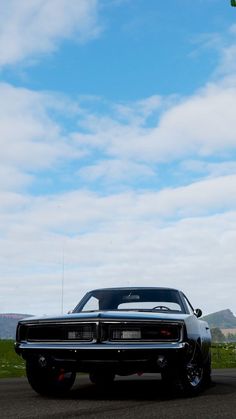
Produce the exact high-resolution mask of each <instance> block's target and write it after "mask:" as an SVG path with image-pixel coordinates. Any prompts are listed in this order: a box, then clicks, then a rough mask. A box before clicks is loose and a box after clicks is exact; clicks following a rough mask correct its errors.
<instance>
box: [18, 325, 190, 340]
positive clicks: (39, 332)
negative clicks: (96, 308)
mask: <svg viewBox="0 0 236 419" xmlns="http://www.w3.org/2000/svg"><path fill="white" fill-rule="evenodd" d="M181 330H182V325H181V324H180V323H170V322H168V323H167V322H166V323H162V322H152V323H148V322H147V323H145V322H93V323H92V322H91V323H72V324H69V323H66V324H65V323H63V324H62V323H57V324H48V323H45V324H21V325H20V326H19V328H18V340H19V341H29V342H35V341H37V342H39V341H42V342H60V341H64V342H65V341H66V342H73V341H74V342H75V341H79V342H104V343H105V342H134V341H135V342H137V341H139V342H163V341H164V342H167V341H171V342H177V341H179V340H180V339H181Z"/></svg>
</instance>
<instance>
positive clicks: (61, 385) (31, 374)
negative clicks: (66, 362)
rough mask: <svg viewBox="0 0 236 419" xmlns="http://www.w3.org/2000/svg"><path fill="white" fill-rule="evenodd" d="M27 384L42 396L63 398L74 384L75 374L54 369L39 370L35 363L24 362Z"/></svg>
mask: <svg viewBox="0 0 236 419" xmlns="http://www.w3.org/2000/svg"><path fill="white" fill-rule="evenodd" d="M26 375H27V378H28V382H29V384H30V385H31V387H32V388H33V390H34V391H36V393H39V394H41V395H42V396H63V395H64V394H66V393H67V392H68V391H69V390H70V389H71V387H72V386H73V384H74V381H75V377H76V373H75V372H71V371H69V372H68V371H64V370H63V369H59V368H54V367H44V368H41V367H39V366H38V365H37V363H36V361H31V360H28V361H26Z"/></svg>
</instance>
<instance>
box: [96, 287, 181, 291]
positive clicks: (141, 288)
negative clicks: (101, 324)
mask: <svg viewBox="0 0 236 419" xmlns="http://www.w3.org/2000/svg"><path fill="white" fill-rule="evenodd" d="M126 290H166V291H177V292H181V291H180V290H178V289H176V288H168V287H133V286H132V287H109V288H95V289H93V290H91V291H90V292H95V291H126Z"/></svg>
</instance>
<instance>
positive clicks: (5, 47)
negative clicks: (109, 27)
mask: <svg viewBox="0 0 236 419" xmlns="http://www.w3.org/2000/svg"><path fill="white" fill-rule="evenodd" d="M97 3H98V2H97V0H79V1H78V0H69V1H68V0H33V1H31V0H21V1H18V0H7V1H6V2H1V13H0V66H5V65H9V64H15V63H17V62H20V61H22V60H25V59H27V58H28V57H34V56H35V55H36V54H42V53H48V52H52V51H54V50H55V49H57V46H58V43H59V41H61V40H63V39H71V38H74V39H77V40H78V41H80V42H84V41H86V40H89V39H91V38H94V37H96V36H97V35H98V33H99V31H100V28H99V25H98V22H97V9H98V7H97V6H98V5H97Z"/></svg>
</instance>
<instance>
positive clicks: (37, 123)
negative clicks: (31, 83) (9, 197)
mask: <svg viewBox="0 0 236 419" xmlns="http://www.w3.org/2000/svg"><path fill="white" fill-rule="evenodd" d="M0 100H1V102H2V106H1V108H0V150H1V153H0V164H1V171H0V175H2V177H1V179H0V188H1V187H2V188H3V189H6V188H8V187H9V188H10V189H12V188H14V185H15V187H16V188H18V187H21V186H24V185H25V186H28V185H29V184H30V183H31V181H32V180H33V178H32V174H33V173H35V172H37V171H39V170H41V171H42V170H45V169H48V168H51V167H53V165H54V164H55V163H56V162H57V161H59V160H60V159H62V158H63V159H64V160H65V159H68V158H70V159H73V158H75V159H76V158H78V157H79V156H81V154H83V153H82V151H79V150H76V149H75V148H74V146H73V144H72V143H71V142H70V141H69V140H68V138H65V137H64V134H63V127H62V125H60V124H59V123H58V122H57V121H56V116H55V115H54V117H52V116H51V114H53V113H54V114H55V113H57V111H58V108H60V107H61V108H62V109H63V106H64V107H66V104H64V105H63V101H62V99H61V98H60V102H59V104H58V99H57V98H53V97H52V96H50V95H49V94H46V93H45V94H44V93H37V92H33V91H30V90H27V89H23V88H15V87H13V86H10V85H9V84H4V83H1V84H0ZM3 104H4V106H3ZM60 112H61V110H60V109H59V113H60Z"/></svg>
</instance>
